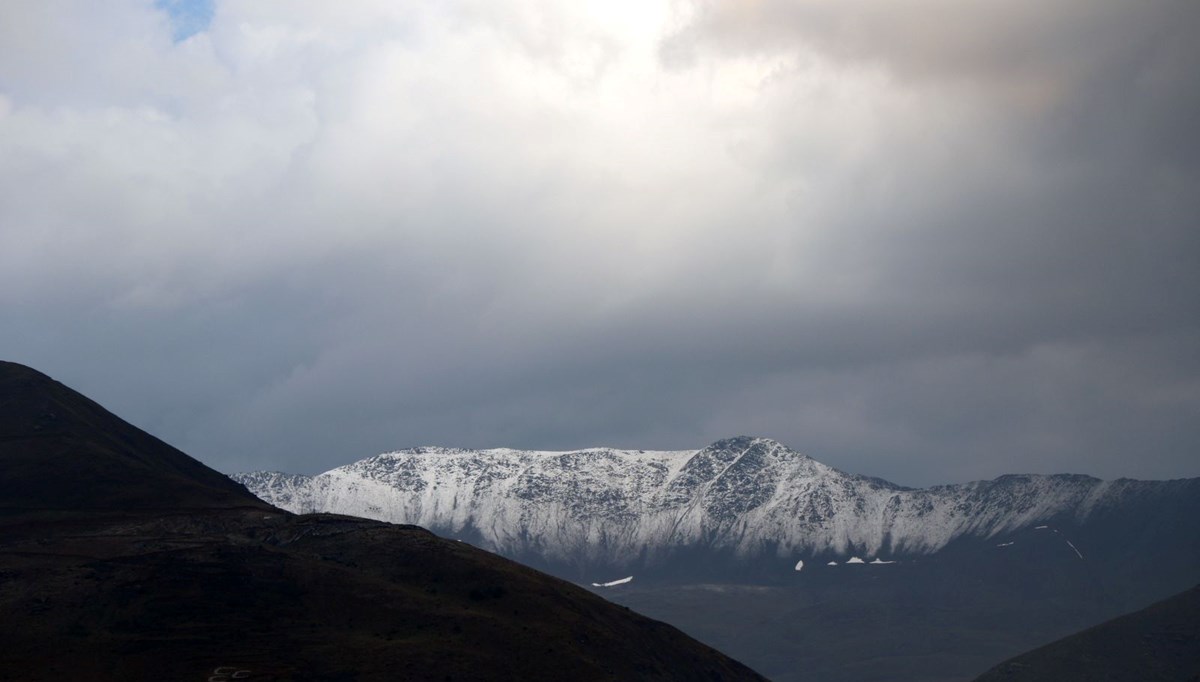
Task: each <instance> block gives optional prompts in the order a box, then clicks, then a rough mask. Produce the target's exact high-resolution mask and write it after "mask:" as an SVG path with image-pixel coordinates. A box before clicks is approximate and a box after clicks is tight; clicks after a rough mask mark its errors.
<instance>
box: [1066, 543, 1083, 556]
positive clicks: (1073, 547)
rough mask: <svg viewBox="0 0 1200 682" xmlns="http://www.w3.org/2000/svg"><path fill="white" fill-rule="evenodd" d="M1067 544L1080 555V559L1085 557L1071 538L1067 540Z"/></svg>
mask: <svg viewBox="0 0 1200 682" xmlns="http://www.w3.org/2000/svg"><path fill="white" fill-rule="evenodd" d="M1067 544H1068V545H1070V547H1071V549H1073V550H1075V553H1076V554H1078V555H1079V558H1080V559H1082V558H1083V553H1082V552H1080V551H1079V550H1078V549H1076V548H1075V545H1072V544H1071V541H1070V540H1067Z"/></svg>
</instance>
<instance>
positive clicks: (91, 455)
mask: <svg viewBox="0 0 1200 682" xmlns="http://www.w3.org/2000/svg"><path fill="white" fill-rule="evenodd" d="M22 512H31V513H22ZM0 614H2V617H0V643H2V646H0V682H3V681H4V680H14V681H15V680H20V681H21V682H37V681H50V680H53V681H56V682H57V681H59V680H62V681H66V680H71V681H72V682H73V681H75V680H230V679H240V680H250V681H252V682H265V681H272V682H304V681H318V680H320V681H324V680H339V681H345V682H367V681H369V680H521V681H522V682H537V681H539V680H544V681H547V682H549V681H550V680H564V679H570V680H597V681H599V680H712V681H714V682H715V681H717V680H748V681H749V680H754V681H757V680H762V679H763V678H762V677H760V676H759V675H757V674H756V673H755V672H754V671H752V670H750V669H749V668H747V667H746V666H744V665H742V664H740V663H738V662H737V661H734V660H732V659H730V658H728V657H726V656H724V655H722V654H721V653H719V652H717V651H715V650H713V649H711V648H709V647H707V646H705V645H703V644H701V643H699V642H697V641H696V640H694V639H691V638H689V637H687V636H686V635H684V634H683V633H681V632H679V631H678V630H676V629H675V628H673V627H671V626H669V625H666V624H664V623H660V622H657V621H654V620H651V619H649V618H645V617H643V616H640V615H638V614H636V613H632V612H630V611H629V610H628V609H624V608H621V607H618V606H616V605H614V604H612V603H610V602H608V601H605V600H604V599H601V598H600V597H598V596H596V595H594V594H591V593H589V592H587V591H586V590H583V589H582V588H580V587H577V586H575V585H572V584H570V583H567V582H564V581H562V580H559V579H557V578H552V577H550V576H548V575H545V574H543V573H539V572H537V571H535V570H533V569H530V568H527V567H525V566H522V565H520V564H517V563H515V562H512V561H509V560H507V559H504V558H501V557H499V556H496V555H495V554H491V553H489V552H485V551H483V550H480V549H477V548H475V547H472V546H470V545H468V544H466V543H462V542H454V541H450V540H446V539H443V538H440V537H438V536H436V535H434V534H433V533H430V532H429V531H427V530H424V529H421V528H417V527H416V526H401V525H392V524H388V523H383V522H379V521H368V520H364V519H357V518H353V517H348V516H336V515H329V514H310V515H295V514H290V513H288V512H284V511H281V510H279V509H276V508H274V507H271V506H269V505H267V504H266V503H263V502H260V501H258V500H257V499H255V498H253V497H251V496H250V494H249V493H248V492H246V491H245V489H244V488H242V487H241V486H240V485H238V484H236V483H234V482H233V481H231V480H229V479H227V478H226V477H225V476H222V475H221V474H219V473H217V472H216V471H213V470H212V469H209V468H208V467H205V466H204V465H202V464H200V463H199V462H197V461H195V460H193V459H191V458H190V457H188V456H187V455H185V454H183V453H182V452H180V451H178V450H176V449H174V448H172V447H170V446H169V445H166V444H165V443H163V442H162V441H160V440H158V439H157V438H154V437H153V436H150V435H148V434H146V433H144V432H142V431H140V430H138V429H136V428H134V427H133V426H130V425H129V424H127V423H125V422H124V421H122V420H120V419H118V418H117V417H115V416H113V415H112V414H110V413H109V412H108V411H107V410H105V409H104V408H102V407H100V406H99V405H97V404H96V403H94V402H92V401H90V400H88V399H87V398H84V397H83V396H81V395H79V394H78V393H76V392H75V391H72V390H71V389H69V388H67V387H65V386H63V385H61V384H59V383H57V382H55V381H53V380H51V379H49V378H47V377H46V376H44V375H42V374H40V373H38V372H35V371H33V370H31V369H29V368H27V367H22V366H20V365H15V364H12V363H2V364H0Z"/></svg>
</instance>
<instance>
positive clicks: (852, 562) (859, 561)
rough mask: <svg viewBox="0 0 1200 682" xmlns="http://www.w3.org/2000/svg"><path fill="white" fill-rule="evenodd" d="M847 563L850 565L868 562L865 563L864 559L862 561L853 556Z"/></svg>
mask: <svg viewBox="0 0 1200 682" xmlns="http://www.w3.org/2000/svg"><path fill="white" fill-rule="evenodd" d="M846 563H848V564H865V563H867V562H865V561H863V560H862V559H860V558H858V557H856V556H852V557H850V558H849V559H847V560H846Z"/></svg>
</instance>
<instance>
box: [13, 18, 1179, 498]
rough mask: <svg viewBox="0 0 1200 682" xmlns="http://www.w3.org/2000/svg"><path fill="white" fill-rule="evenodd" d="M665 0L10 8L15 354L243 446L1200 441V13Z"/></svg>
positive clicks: (1171, 450) (904, 464) (322, 455)
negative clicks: (1196, 79) (15, 36)
mask: <svg viewBox="0 0 1200 682" xmlns="http://www.w3.org/2000/svg"><path fill="white" fill-rule="evenodd" d="M671 7H674V8H675V10H676V11H675V12H672V11H670V10H669V8H668V7H667V6H665V5H664V6H658V5H654V4H647V3H628V4H626V3H612V4H611V5H606V6H605V8H604V9H603V10H599V9H596V8H591V9H587V8H583V9H579V8H565V7H562V8H559V7H553V6H551V5H546V4H538V3H528V4H524V3H504V4H493V3H489V4H487V5H479V6H476V5H474V4H472V3H461V4H448V5H445V6H444V7H439V8H436V9H433V8H429V7H422V6H413V7H408V6H405V5H402V4H395V3H372V2H360V3H356V4H354V6H353V7H350V8H348V9H345V10H339V11H336V12H335V11H332V10H330V9H328V8H327V7H325V5H324V4H323V3H289V4H287V5H286V8H285V7H284V5H278V6H277V5H276V4H275V3H271V2H261V3H255V4H254V5H253V6H243V5H239V4H236V3H235V4H225V3H218V4H217V5H216V8H215V12H214V15H213V17H212V23H211V26H210V27H209V28H208V29H207V30H205V31H201V32H199V33H197V34H195V35H193V36H191V37H190V38H188V39H187V40H184V41H182V42H179V43H177V44H176V43H174V42H172V36H171V30H172V29H171V25H170V21H169V19H168V18H167V17H166V16H165V13H163V12H162V11H156V10H153V9H152V8H147V7H146V6H145V4H144V3H132V2H131V3H129V4H127V5H117V6H116V7H115V8H114V9H113V11H111V12H108V13H106V14H105V15H104V16H103V17H96V16H90V15H87V14H86V13H85V12H84V10H83V9H82V6H81V7H80V8H74V7H72V6H69V3H64V4H63V5H62V6H61V7H57V6H53V5H50V4H46V5H39V7H38V8H6V9H5V10H2V11H3V13H4V14H5V15H6V16H5V17H4V19H5V21H4V22H0V24H2V25H4V26H6V27H8V31H9V32H10V33H13V32H16V33H22V32H29V33H36V32H37V31H42V30H45V31H50V32H53V33H54V35H76V34H79V35H81V36H83V38H81V39H80V40H78V41H65V42H63V41H57V42H56V41H50V42H44V41H34V42H30V41H0V98H2V99H0V180H2V181H3V182H2V184H0V187H2V188H3V189H0V226H2V227H0V306H3V312H4V319H5V321H6V323H7V324H5V326H4V328H3V330H0V344H2V346H0V347H2V348H3V350H4V355H5V357H6V358H9V359H13V360H17V361H22V362H27V363H29V364H32V365H34V366H37V367H39V368H40V369H42V370H44V371H47V372H49V373H51V374H52V375H54V376H55V377H56V378H59V379H61V380H63V381H66V382H68V383H70V384H72V385H74V386H76V387H77V388H79V389H81V390H84V391H85V392H87V393H89V394H90V395H92V396H93V397H95V398H96V399H98V400H100V401H101V402H102V403H104V404H106V405H109V406H110V407H111V408H113V409H114V410H116V411H118V412H119V413H121V414H122V415H124V416H126V417H127V418H129V419H131V420H132V421H134V422H136V423H138V424H140V425H143V426H145V427H148V428H149V429H150V430H152V431H154V432H155V433H157V434H158V435H161V436H163V437H164V438H166V439H168V440H170V441H172V442H173V443H175V444H177V445H179V446H180V447H182V448H184V449H185V450H187V451H189V452H191V453H193V454H195V455H197V456H199V457H201V458H202V459H203V460H205V461H206V462H208V463H210V464H212V465H214V466H217V467H218V468H220V469H223V470H226V471H233V470H246V469H256V468H275V469H283V470H292V471H304V472H312V471H317V470H323V469H326V468H329V467H332V466H335V465H338V464H342V463H345V462H348V461H351V460H353V459H357V458H360V457H364V456H368V455H370V454H374V453H376V452H379V451H382V450H387V449H394V448H400V447H408V446H412V445H419V444H445V445H460V446H513V447H531V448H556V449H561V448H573V447H583V446H589V445H599V444H607V445H614V446H624V447H646V448H651V447H653V448H686V447H700V446H702V445H704V444H706V443H707V442H709V441H712V440H715V439H717V438H721V437H727V436H730V435H735V434H740V433H750V434H756V435H766V436H771V437H775V438H777V439H779V440H782V441H784V442H786V443H788V444H789V445H791V446H793V447H795V448H797V449H800V450H802V451H805V452H807V453H808V454H811V455H813V456H814V457H817V458H818V459H821V460H823V461H826V462H828V463H830V464H833V465H835V466H839V467H842V468H845V469H849V470H852V471H858V472H863V473H870V474H874V475H882V476H885V477H889V478H892V479H894V480H897V481H898V482H901V483H907V484H925V483H931V482H945V481H956V480H965V479H969V478H979V477H985V476H994V475H998V474H1000V473H1005V472H1012V471H1078V472H1086V473H1093V474H1096V475H1101V476H1107V477H1113V476H1119V475H1128V476H1140V477H1171V476H1183V475H1200V469H1198V468H1197V466H1198V465H1197V461H1198V460H1197V458H1196V457H1195V452H1196V448H1197V445H1198V444H1200V427H1198V426H1197V424H1200V419H1198V417H1200V366H1198V361H1197V355H1198V354H1197V353H1196V352H1195V349H1196V348H1197V347H1200V323H1198V319H1200V314H1198V313H1200V309H1198V308H1200V304H1198V301H1200V269H1198V268H1196V267H1194V261H1195V256H1196V254H1200V236H1198V235H1200V229H1198V228H1197V220H1198V216H1200V199H1198V198H1197V197H1200V164H1198V162H1200V152H1198V150H1197V143H1196V139H1195V137H1196V136H1195V134H1194V132H1193V130H1192V128H1193V122H1194V121H1195V120H1197V119H1200V110H1198V108H1200V99H1198V97H1200V96H1198V95H1197V94H1196V92H1195V88H1192V87H1190V78H1191V74H1192V73H1194V71H1195V67H1197V66H1200V54H1198V51H1200V48H1198V47H1197V46H1196V44H1195V43H1194V41H1193V40H1192V39H1191V36H1194V35H1195V32H1196V29H1197V15H1198V14H1200V12H1197V11H1196V10H1195V9H1193V8H1192V7H1191V6H1190V5H1189V4H1187V3H1172V2H1166V1H1163V2H1149V3H1139V4H1133V3H1107V2H1088V3H1082V2H1080V3H1060V4H1059V5H1056V6H1054V7H1042V6H1036V5H1035V4H1033V3H975V4H972V5H963V4H962V3H943V2H926V3H919V4H918V5H917V6H916V7H913V6H905V7H904V8H900V7H899V6H896V5H895V4H894V3H885V2H873V1H869V0H859V1H857V2H850V3H839V4H837V5H829V4H828V3H809V2H800V1H797V2H770V1H768V2H759V3H722V2H712V3H703V4H698V5H695V6H671ZM285 9H286V12H285V11H284V10H285ZM87 22H91V23H90V24H89V23H87ZM80 32H82V33H80ZM135 36H136V37H137V39H136V40H131V38H132V37H135ZM131 45H132V46H133V47H130V46H131ZM62 64H76V65H78V68H77V69H66V70H64V69H63V68H61V65H62ZM76 72H78V74H77V75H72V74H75V73H76ZM98 84H105V85H106V87H100V86H99V85H98Z"/></svg>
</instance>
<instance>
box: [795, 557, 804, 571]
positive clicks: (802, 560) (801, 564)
mask: <svg viewBox="0 0 1200 682" xmlns="http://www.w3.org/2000/svg"><path fill="white" fill-rule="evenodd" d="M802 568H804V559H801V560H800V561H797V562H796V570H797V571H799V570H800V569H802Z"/></svg>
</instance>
